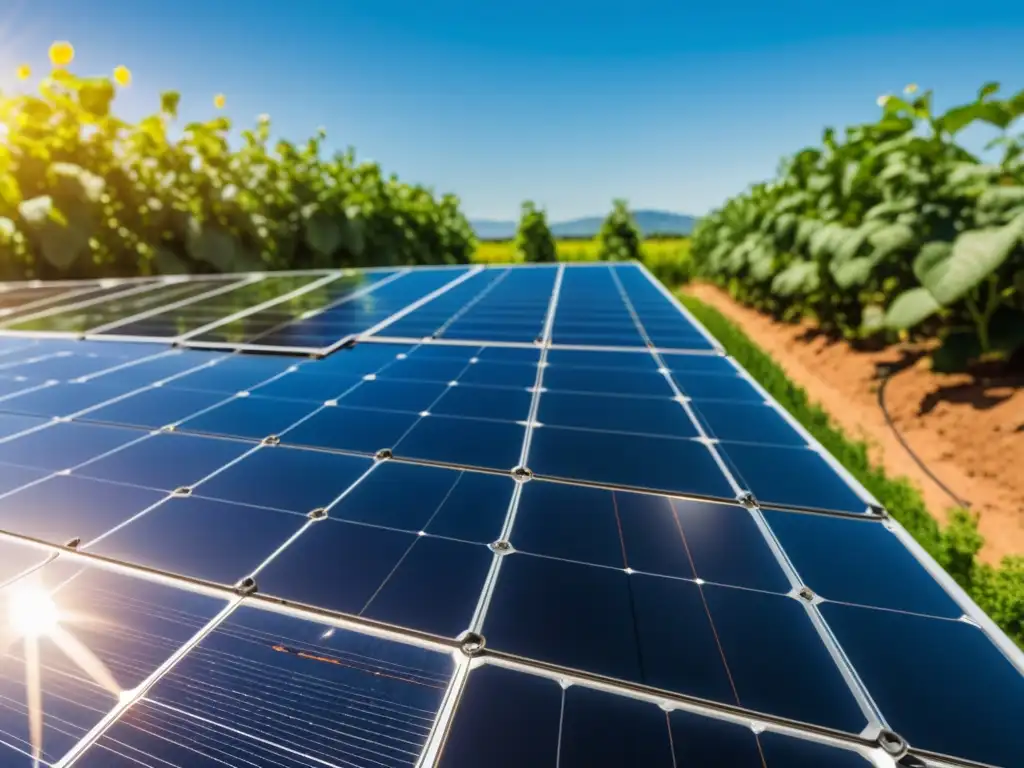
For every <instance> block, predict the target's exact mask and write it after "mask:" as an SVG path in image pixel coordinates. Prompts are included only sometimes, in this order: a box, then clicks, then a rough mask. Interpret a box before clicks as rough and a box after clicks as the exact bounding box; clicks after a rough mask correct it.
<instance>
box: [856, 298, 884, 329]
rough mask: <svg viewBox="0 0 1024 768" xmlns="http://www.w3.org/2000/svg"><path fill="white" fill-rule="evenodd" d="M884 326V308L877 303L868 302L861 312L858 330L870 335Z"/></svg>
mask: <svg viewBox="0 0 1024 768" xmlns="http://www.w3.org/2000/svg"><path fill="white" fill-rule="evenodd" d="M883 328H885V310H884V309H882V307H880V306H878V305H877V304H869V305H868V306H866V307H864V310H863V311H862V312H861V322H860V330H861V333H862V334H865V335H870V334H873V333H877V332H878V331H880V330H882V329H883Z"/></svg>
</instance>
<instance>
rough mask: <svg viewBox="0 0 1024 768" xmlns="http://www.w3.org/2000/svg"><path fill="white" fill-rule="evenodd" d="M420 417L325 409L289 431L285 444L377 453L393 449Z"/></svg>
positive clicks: (383, 412) (334, 408) (284, 438)
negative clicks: (385, 449) (383, 449)
mask: <svg viewBox="0 0 1024 768" xmlns="http://www.w3.org/2000/svg"><path fill="white" fill-rule="evenodd" d="M419 418H420V417H419V416H417V415H416V414H415V413H399V412H397V411H373V410H369V409H363V408H342V407H340V406H337V407H330V408H324V409H323V410H322V411H320V412H319V413H317V414H316V415H314V416H312V417H310V418H309V419H307V420H306V421H304V422H302V423H301V424H299V425H298V426H296V427H295V428H294V429H291V430H289V431H288V433H287V434H286V435H284V437H283V441H284V442H286V443H290V444H292V445H308V446H312V447H314V448H333V449H336V450H343V451H361V452H363V453H376V452H377V451H379V450H381V449H382V448H393V447H394V446H395V444H396V443H397V442H398V441H399V440H400V439H401V438H402V435H404V434H405V433H406V432H408V431H409V428H410V427H412V425H413V424H415V423H416V421H417V419H419Z"/></svg>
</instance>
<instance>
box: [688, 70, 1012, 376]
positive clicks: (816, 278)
mask: <svg viewBox="0 0 1024 768" xmlns="http://www.w3.org/2000/svg"><path fill="white" fill-rule="evenodd" d="M998 89H999V86H998V85H997V84H995V83H990V84H987V85H985V86H984V87H983V88H981V90H980V91H979V92H978V96H977V98H976V99H975V100H974V101H973V102H971V103H969V104H965V105H962V106H958V107H954V108H952V109H950V110H948V111H947V112H946V113H945V114H942V115H934V114H933V113H932V108H931V102H932V94H931V92H930V91H929V92H926V93H924V94H922V95H921V96H919V97H916V98H913V97H911V96H910V95H909V94H911V93H914V92H916V87H914V86H908V87H907V93H908V96H907V99H903V98H896V97H891V96H890V97H883V98H882V99H880V100H879V103H880V105H881V106H882V115H881V117H880V119H879V120H878V121H877V122H875V123H870V124H865V125H857V126H852V127H849V128H847V129H846V131H845V134H844V135H843V136H840V135H839V134H838V133H837V132H836V131H835V130H833V129H832V128H828V129H826V130H825V132H824V134H823V137H822V146H821V147H819V148H807V149H804V150H801V151H800V152H798V153H797V154H795V155H794V156H792V157H791V158H789V159H788V160H786V161H784V162H783V165H782V168H781V173H780V175H779V177H778V178H777V179H776V180H774V181H772V182H770V183H765V184H757V185H755V186H753V187H752V188H751V189H750V190H749V191H748V192H746V193H745V194H743V195H740V196H739V197H736V198H734V199H732V200H730V201H729V202H728V203H726V205H725V206H724V207H723V208H722V209H721V210H718V211H716V212H714V213H712V214H711V215H709V216H707V217H706V218H704V219H702V220H701V221H700V222H699V223H698V225H697V227H696V230H695V233H694V246H693V248H694V256H695V264H696V268H697V269H698V270H699V272H700V274H701V275H702V276H704V277H707V278H710V279H711V280H713V281H715V282H717V283H719V284H720V285H722V286H724V287H726V288H727V289H728V290H729V291H730V292H731V293H732V295H733V296H734V297H735V298H737V299H739V300H741V301H744V302H746V303H748V304H751V305H753V306H755V307H758V308H760V309H763V310H766V311H769V312H772V313H774V314H775V315H776V316H777V317H780V318H784V319H791V318H795V317H797V316H801V315H809V316H811V317H813V318H816V319H817V320H818V322H819V323H820V324H821V325H822V326H823V327H825V328H826V329H827V330H830V331H834V332H838V333H842V334H843V335H845V336H846V337H847V338H863V337H867V336H876V335H877V336H881V337H888V338H892V337H893V336H894V335H895V334H896V333H897V332H903V331H907V330H910V329H915V332H919V333H928V334H931V333H938V334H939V335H940V336H941V338H942V339H943V341H944V344H943V347H942V350H941V352H940V353H939V354H938V358H937V362H938V363H939V364H940V365H943V366H946V367H957V366H962V365H963V364H964V363H965V362H966V361H967V360H968V359H970V358H974V357H979V356H982V355H987V356H992V357H999V356H1002V357H1006V356H1008V354H1009V353H1010V352H1012V350H1013V349H1014V348H1016V347H1018V346H1020V345H1021V344H1024V134H1021V135H1017V136H1014V135H1012V134H1011V133H1010V128H1011V127H1012V125H1013V124H1014V123H1015V121H1016V120H1017V118H1019V117H1020V115H1021V114H1024V91H1021V92H1020V93H1018V94H1016V95H1015V96H1013V97H1011V98H1008V99H1006V100H998V99H996V98H995V94H996V93H997V92H998ZM911 99H912V100H911ZM973 123H984V124H988V125H989V126H994V127H995V128H997V129H999V130H1000V131H1001V132H1002V134H1001V136H1000V138H998V139H997V140H996V141H994V142H993V143H992V145H991V146H992V148H995V147H1001V148H1002V150H1001V152H1002V158H1001V160H1000V162H998V163H992V164H986V163H982V162H981V161H980V160H979V159H978V158H977V157H975V156H974V155H972V154H971V153H969V152H968V151H967V150H965V149H964V148H962V147H961V146H960V145H959V144H957V142H956V138H957V135H958V134H959V133H960V132H961V131H962V130H963V129H965V128H966V127H968V126H969V125H971V124H973Z"/></svg>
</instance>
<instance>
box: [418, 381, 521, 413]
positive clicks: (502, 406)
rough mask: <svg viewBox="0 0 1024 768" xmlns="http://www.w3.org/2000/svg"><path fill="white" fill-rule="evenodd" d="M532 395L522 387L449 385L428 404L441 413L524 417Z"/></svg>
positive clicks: (460, 383) (431, 410)
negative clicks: (439, 395) (434, 400)
mask: <svg viewBox="0 0 1024 768" xmlns="http://www.w3.org/2000/svg"><path fill="white" fill-rule="evenodd" d="M532 399H533V395H532V394H531V393H529V392H527V391H526V390H519V389H504V388H499V387H472V386H463V384H462V382H461V381H460V382H459V385H458V386H457V387H449V389H448V391H447V392H445V393H444V396H443V397H442V398H441V399H440V400H438V401H437V402H436V403H434V405H433V406H431V408H430V412H431V413H436V414H439V415H443V416H471V417H473V418H478V419H499V420H501V421H525V420H526V417H527V416H529V415H530V401H531V400H532Z"/></svg>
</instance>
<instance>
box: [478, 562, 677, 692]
mask: <svg viewBox="0 0 1024 768" xmlns="http://www.w3.org/2000/svg"><path fill="white" fill-rule="evenodd" d="M629 578H630V577H629V576H627V575H626V573H625V571H622V570H616V569H611V568H597V567H594V566H589V565H579V564H577V563H569V562H565V561H563V560H551V559H548V558H544V557H534V556H532V555H526V554H513V555H507V556H505V557H504V559H503V560H502V564H501V570H500V571H499V573H498V580H497V582H496V584H495V588H494V595H493V597H492V598H491V603H490V606H489V607H488V610H487V618H486V620H485V622H484V627H483V634H484V636H485V637H486V638H487V644H488V646H489V647H491V648H494V649H495V650H500V651H507V652H509V653H514V654H517V655H520V656H526V657H529V658H531V659H537V660H539V661H546V662H550V663H554V664H560V665H564V666H567V667H572V668H574V669H579V670H584V671H587V672H596V673H597V674H601V675H608V676H610V677H617V678H620V679H623V680H631V681H635V682H639V681H642V679H643V675H642V667H641V664H640V657H639V649H638V647H637V642H636V634H635V629H634V626H633V605H632V596H631V594H630V589H629ZM681 583H684V582H681ZM662 610H663V609H662Z"/></svg>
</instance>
